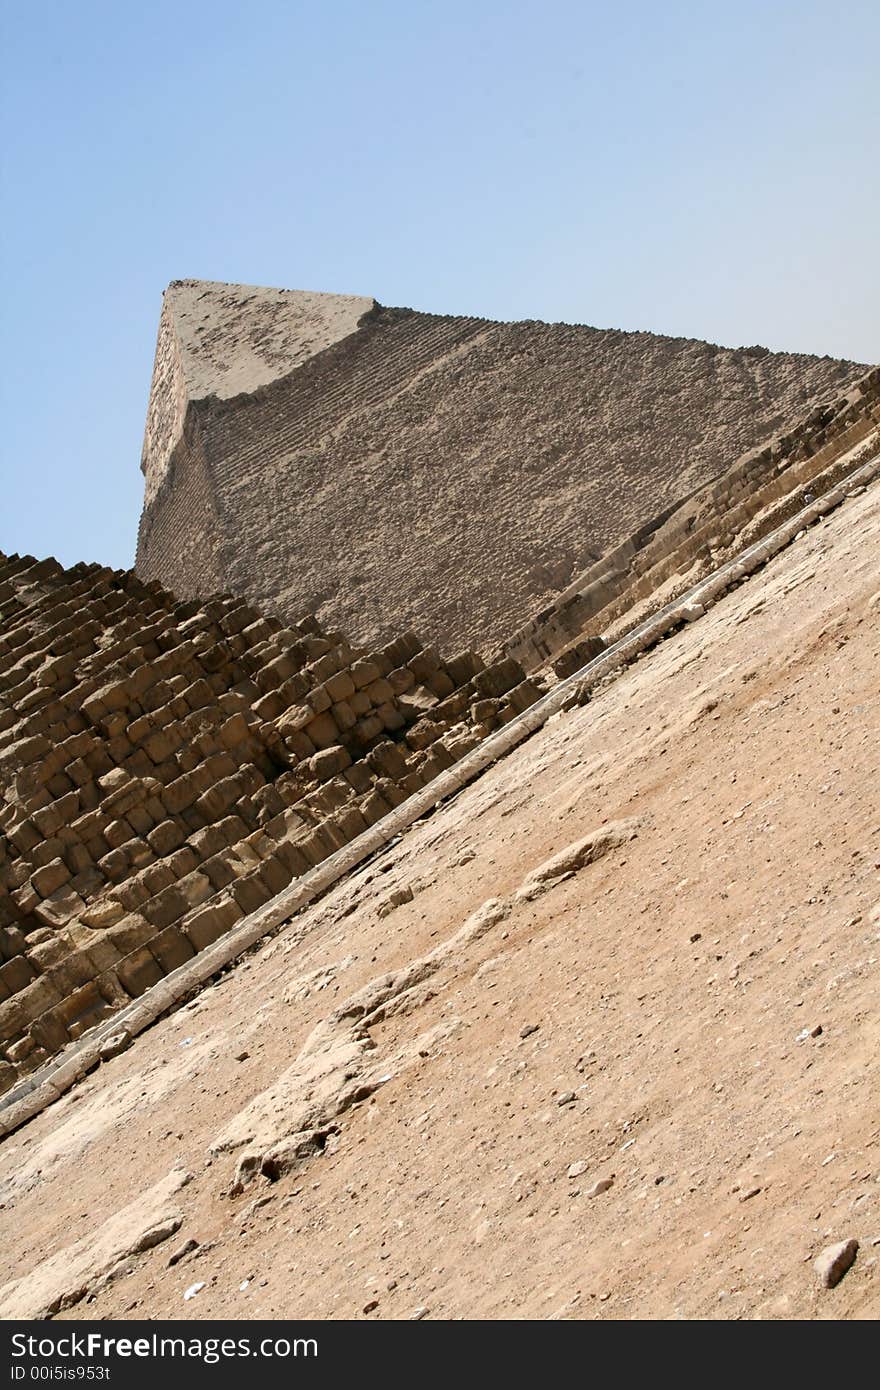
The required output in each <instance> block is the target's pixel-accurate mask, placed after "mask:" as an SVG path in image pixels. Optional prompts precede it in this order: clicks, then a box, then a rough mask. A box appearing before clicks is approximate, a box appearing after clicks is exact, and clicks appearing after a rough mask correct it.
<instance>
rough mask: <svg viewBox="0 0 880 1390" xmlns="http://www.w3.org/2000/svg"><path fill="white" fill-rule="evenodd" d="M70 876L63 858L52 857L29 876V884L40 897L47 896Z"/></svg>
mask: <svg viewBox="0 0 880 1390" xmlns="http://www.w3.org/2000/svg"><path fill="white" fill-rule="evenodd" d="M69 878H70V870H69V869H68V867H67V865H66V864H65V862H64V860H63V859H60V858H59V859H52V860H50V862H49V863H48V864H45V865H44V866H43V868H42V869H38V870H37V872H36V873H35V874H32V876H31V884H32V886H33V887H34V888H35V890H36V891H37V892H38V893H39V895H40V897H41V898H48V896H49V894H50V893H54V892H55V890H56V889H57V888H60V887H61V885H62V884H63V883H66V882H67V881H68V879H69Z"/></svg>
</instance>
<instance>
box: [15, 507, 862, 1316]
mask: <svg viewBox="0 0 880 1390" xmlns="http://www.w3.org/2000/svg"><path fill="white" fill-rule="evenodd" d="M878 553H880V490H878V489H877V488H876V487H875V488H874V489H873V490H872V491H869V492H868V493H864V494H862V495H861V496H858V497H855V498H853V499H852V500H850V501H849V502H847V503H846V504H845V505H844V506H843V507H842V508H840V510H839V511H838V512H836V513H835V514H834V515H833V516H832V517H831V518H830V519H829V520H828V521H826V522H825V523H824V524H822V525H820V526H818V527H817V528H815V529H814V530H813V531H811V532H810V533H809V534H808V535H806V536H804V537H803V538H802V539H801V540H800V541H798V542H797V543H796V544H795V545H794V546H793V547H792V548H791V549H790V550H789V551H787V552H785V553H784V554H783V555H781V556H780V557H778V558H777V560H776V561H774V562H773V563H772V564H771V566H769V567H768V569H767V570H766V571H764V572H763V573H762V574H761V575H759V576H757V577H756V578H754V579H753V580H752V581H751V582H749V583H747V584H745V585H744V586H742V587H741V588H740V589H739V590H737V591H735V592H734V593H733V594H731V595H729V596H728V597H727V598H726V599H725V600H723V601H722V602H721V603H720V604H719V605H718V606H717V607H716V608H715V609H713V610H711V611H710V613H709V614H708V615H707V617H706V618H705V619H703V620H701V621H700V622H698V623H696V624H694V625H693V626H692V627H690V628H688V629H686V630H685V631H684V632H681V633H679V634H678V635H677V636H675V637H674V638H672V639H670V640H669V641H667V642H665V643H664V644H663V645H662V646H661V647H659V648H658V649H657V650H656V651H655V652H654V653H653V654H651V655H650V656H649V657H647V658H645V659H643V660H642V661H641V662H639V663H638V664H637V665H636V666H635V667H634V668H632V669H631V670H630V671H629V672H628V673H626V674H625V675H624V676H622V677H621V678H620V679H619V680H618V681H617V682H616V683H615V684H614V685H612V686H611V687H609V688H608V689H607V690H606V691H604V692H603V693H602V694H601V695H599V696H597V697H596V698H595V699H594V701H593V702H592V704H590V705H589V706H587V707H586V708H585V709H583V710H578V711H576V712H574V713H572V714H569V715H564V716H560V717H559V718H557V719H555V720H554V721H552V722H551V724H550V725H549V726H548V727H547V728H546V729H545V730H544V731H543V732H542V733H541V734H539V735H537V736H536V737H534V738H533V739H532V740H531V741H530V742H529V743H528V744H527V745H525V746H524V747H523V748H521V749H520V750H519V751H518V752H517V753H516V754H514V755H512V756H511V757H510V758H508V759H507V760H506V761H505V762H504V763H502V764H500V765H499V766H497V767H496V768H495V769H493V770H492V771H491V772H490V773H488V774H487V775H485V776H484V777H483V778H482V779H481V780H480V781H479V782H478V783H477V784H476V785H475V786H473V787H472V788H470V789H469V790H468V791H466V792H464V793H462V794H461V795H460V796H459V797H458V798H457V799H456V800H455V801H454V802H453V803H451V804H450V805H448V806H447V807H445V808H443V809H441V810H440V811H439V812H438V813H436V814H435V815H434V816H432V817H431V818H429V819H428V820H427V821H425V822H423V823H422V824H420V825H419V826H417V827H415V828H414V830H413V831H411V832H410V833H409V834H408V835H407V836H405V837H404V839H403V840H402V841H401V842H400V843H399V844H398V845H397V846H396V847H394V848H393V849H392V850H390V851H389V852H387V853H386V854H385V855H383V856H382V857H381V858H380V859H378V860H376V861H374V863H373V864H371V865H369V866H367V867H366V868H365V869H364V870H363V871H362V872H360V873H359V874H357V875H355V876H353V877H352V878H351V879H350V880H348V882H347V883H344V884H342V885H340V886H339V887H338V888H337V889H336V890H335V891H334V892H333V893H331V894H330V895H329V896H328V897H327V898H326V899H325V900H324V901H323V902H322V903H321V904H320V905H318V906H317V907H316V908H313V909H311V910H309V911H308V912H306V913H304V914H302V915H301V916H300V917H299V918H297V919H296V920H295V921H294V922H293V923H292V924H291V926H290V927H289V928H287V929H285V931H284V932H282V934H281V935H279V937H278V938H277V939H276V940H274V941H272V942H270V943H269V944H267V945H266V946H265V947H264V948H263V949H262V950H261V951H259V952H258V953H257V954H255V955H254V956H253V957H252V958H251V959H250V960H248V961H247V962H245V963H243V964H242V965H240V966H238V967H237V968H236V969H235V970H234V971H233V972H231V973H229V974H228V975H226V976H225V977H224V978H223V979H222V980H221V981H220V982H219V983H218V984H216V985H215V986H214V987H213V988H211V989H209V990H207V991H205V992H204V993H203V994H202V995H201V996H200V997H199V998H198V999H197V1000H196V1001H194V1002H193V1004H191V1005H190V1006H188V1007H187V1008H186V1009H184V1010H182V1011H180V1012H178V1013H177V1014H175V1015H174V1016H172V1017H171V1018H169V1019H166V1020H165V1021H164V1022H162V1023H161V1024H159V1025H158V1026H156V1027H154V1028H153V1029H152V1030H150V1031H149V1032H148V1033H146V1034H144V1035H143V1036H142V1037H141V1038H140V1039H138V1040H137V1042H136V1043H135V1044H134V1046H133V1047H132V1048H131V1050H130V1051H128V1052H127V1053H125V1054H123V1055H122V1056H120V1057H118V1058H117V1059H115V1060H114V1061H112V1062H110V1063H108V1064H106V1065H105V1066H103V1067H102V1068H101V1069H100V1071H99V1072H97V1073H95V1074H94V1075H92V1076H91V1077H90V1078H89V1079H88V1081H87V1082H86V1083H85V1084H83V1085H81V1086H80V1087H79V1088H77V1089H76V1090H75V1091H74V1092H72V1093H71V1095H70V1096H69V1097H67V1098H66V1099H65V1100H63V1101H62V1102H60V1103H59V1104H58V1105H56V1106H55V1107H54V1108H53V1109H50V1110H49V1111H47V1112H45V1113H44V1114H43V1115H41V1116H40V1117H39V1118H38V1119H37V1120H35V1121H33V1122H32V1123H31V1124H30V1125H29V1126H27V1127H26V1128H25V1129H24V1130H23V1131H21V1132H19V1133H18V1134H16V1135H14V1136H13V1137H12V1138H11V1139H10V1140H9V1141H7V1143H6V1144H5V1145H4V1147H3V1150H2V1152H0V1202H2V1203H3V1210H2V1211H0V1220H2V1241H0V1284H2V1283H6V1282H7V1281H9V1282H10V1284H12V1285H13V1286H12V1287H7V1288H6V1289H3V1290H0V1312H4V1313H5V1315H6V1316H11V1315H12V1314H13V1313H23V1314H24V1315H26V1316H34V1315H37V1314H39V1312H40V1311H43V1310H44V1309H46V1308H47V1307H50V1306H52V1303H53V1301H57V1299H58V1298H60V1297H61V1296H62V1295H63V1294H65V1293H67V1294H68V1295H75V1294H76V1293H77V1292H78V1291H80V1290H84V1291H86V1296H85V1297H84V1298H82V1299H81V1300H80V1301H79V1302H76V1303H75V1304H74V1305H73V1306H72V1307H71V1308H70V1310H69V1312H67V1313H65V1314H62V1316H74V1317H75V1316H83V1317H96V1316H97V1317H105V1318H112V1317H118V1316H122V1315H123V1314H126V1313H129V1314H133V1315H134V1316H138V1317H147V1316H165V1317H211V1316H228V1317H238V1318H249V1317H257V1316H263V1317H286V1316H318V1317H343V1318H349V1317H357V1316H362V1315H366V1316H369V1317H382V1318H410V1317H413V1316H420V1315H421V1310H423V1309H427V1313H426V1314H425V1315H426V1316H429V1317H433V1318H449V1317H466V1318H504V1317H529V1318H546V1317H572V1318H593V1317H613V1318H634V1317H635V1318H667V1317H687V1318H693V1317H696V1318H718V1317H720V1318H731V1317H761V1318H766V1317H784V1318H789V1317H790V1318H809V1317H832V1318H837V1317H861V1318H867V1317H874V1316H877V1315H878V1313H880V1275H878V1256H880V1113H878V1111H880V1107H878V1100H877V1098H878V1094H880V1086H878V1060H877V1058H878V1046H877V1045H878V1034H880V1025H878V1021H877V1020H878V1010H877V981H878V965H880V911H878V907H880V904H878V898H880V894H878V889H877V870H878V866H880V797H878V793H877V786H878V762H880V754H878V726H880V693H878V670H880V575H878V566H877V556H878ZM611 822H627V823H628V828H627V833H626V834H624V835H621V836H619V837H616V836H615V835H611V836H609V835H607V834H606V835H605V836H604V837H600V839H601V845H602V848H601V851H599V852H596V853H587V854H586V855H584V854H583V853H582V854H581V855H580V856H579V857H580V859H582V860H584V862H583V863H582V865H581V866H580V867H577V857H575V858H573V859H572V860H571V862H570V863H569V865H568V867H567V869H566V865H564V864H563V865H562V866H561V868H560V867H559V866H558V865H557V868H556V870H553V869H550V870H548V871H547V872H546V874H545V876H544V879H543V881H537V880H536V879H535V878H534V873H535V870H536V869H539V867H540V866H541V865H544V864H545V863H546V861H547V860H548V859H551V858H552V857H553V856H555V855H557V854H559V853H560V852H561V851H563V850H565V849H566V847H567V846H570V845H572V844H573V843H575V842H581V841H583V840H584V838H585V837H588V838H589V837H590V836H591V835H592V832H595V831H598V830H600V828H601V827H603V826H605V825H607V823H611ZM633 822H637V823H636V824H632V823H633ZM630 834H632V835H633V836H634V838H629V835H630ZM616 838H617V839H619V843H614V841H615V839H616ZM596 843H598V842H596V841H594V840H591V844H593V845H594V847H595V844H596ZM524 885H525V891H524ZM396 889H406V890H411V891H412V894H413V897H412V899H411V900H410V901H406V902H404V903H402V904H400V905H399V906H396V907H394V908H393V909H392V910H390V911H388V912H387V913H385V914H384V915H380V913H379V911H378V910H377V909H378V908H379V906H380V905H381V904H386V905H388V906H390V896H391V894H392V893H393V892H394V890H396ZM490 899H491V900H493V903H494V906H492V907H490V908H488V909H487V908H485V907H484V906H483V905H484V904H485V903H486V902H487V900H490ZM474 914H477V915H476V916H475V915H474ZM453 938H455V940H454V941H453V940H452V939H453ZM438 948H439V949H438ZM426 962H427V964H426ZM395 972H397V973H395ZM818 1027H821V1030H822V1031H821V1033H818V1034H817V1035H816V1036H815V1037H809V1036H807V1037H803V1036H802V1035H803V1034H804V1032H805V1031H806V1032H807V1033H809V1032H810V1031H812V1030H815V1029H817V1028H818ZM529 1030H532V1031H529ZM524 1033H525V1034H526V1036H523V1034H524ZM346 1049H347V1050H346ZM386 1078H387V1079H386ZM569 1096H570V1097H571V1099H569V1098H568V1097H569ZM359 1097H360V1098H359ZM335 1111H336V1112H338V1113H334V1112H335ZM304 1128H305V1129H318V1130H319V1131H320V1133H321V1135H322V1136H323V1137H322V1138H321V1139H320V1140H319V1141H318V1142H319V1143H323V1144H324V1147H323V1151H319V1152H314V1150H315V1148H316V1143H315V1142H314V1141H311V1142H310V1143H305V1144H304V1143H302V1141H300V1140H296V1141H293V1142H292V1143H291V1142H290V1135H291V1133H292V1132H294V1131H296V1132H297V1133H301V1131H302V1130H303V1129H304ZM334 1131H336V1132H334ZM250 1136H253V1138H251V1137H250ZM273 1144H274V1145H275V1146H276V1152H278V1153H282V1154H286V1155H287V1158H286V1159H285V1162H289V1161H292V1160H291V1154H292V1153H293V1152H294V1151H297V1146H299V1152H300V1153H301V1157H300V1158H299V1160H298V1164H299V1166H298V1167H297V1166H294V1168H293V1169H291V1170H290V1171H288V1172H286V1173H283V1175H282V1176H281V1177H279V1178H278V1180H277V1181H274V1182H273V1181H270V1180H268V1179H267V1178H265V1177H263V1176H261V1175H260V1174H259V1171H258V1168H257V1170H256V1176H254V1177H250V1170H248V1169H247V1165H246V1164H245V1165H244V1167H245V1170H246V1171H245V1177H246V1178H247V1177H250V1180H249V1181H247V1183H246V1185H245V1187H244V1190H243V1191H241V1192H240V1193H238V1194H237V1195H230V1190H231V1188H232V1186H233V1181H234V1177H235V1174H236V1169H237V1166H238V1164H239V1162H240V1160H241V1158H242V1155H243V1154H244V1155H246V1154H248V1153H249V1152H250V1153H252V1154H255V1155H256V1156H257V1160H259V1157H260V1156H261V1155H265V1154H267V1153H269V1152H270V1151H271V1150H272V1146H273ZM571 1165H578V1167H580V1165H583V1171H582V1172H580V1173H577V1172H575V1175H574V1176H569V1175H568V1172H569V1168H570V1166H571ZM269 1166H270V1168H271V1166H272V1165H271V1164H270V1165H269ZM280 1166H281V1167H283V1166H284V1165H283V1164H281V1165H280ZM173 1170H183V1171H184V1172H190V1173H192V1174H193V1178H192V1181H190V1182H188V1183H187V1184H186V1185H184V1186H183V1187H181V1186H180V1172H179V1171H178V1173H177V1175H176V1176H175V1177H170V1178H169V1176H168V1175H170V1174H172V1172H173ZM612 1175H613V1183H612V1185H611V1186H610V1187H608V1188H607V1189H606V1190H605V1191H602V1192H599V1193H598V1194H597V1195H595V1196H591V1195H590V1192H591V1190H592V1189H593V1186H594V1184H595V1183H596V1182H597V1181H601V1180H603V1179H607V1178H610V1177H611V1176H612ZM166 1179H167V1180H168V1186H167V1188H166V1187H163V1186H161V1184H162V1183H163V1182H165V1181H166ZM166 1191H168V1192H173V1194H174V1195H173V1210H169V1211H165V1210H164V1208H163V1209H161V1210H160V1207H161V1203H159V1204H158V1205H157V1201H158V1199H157V1197H156V1193H159V1194H162V1193H164V1192H166ZM169 1200H170V1199H169ZM123 1209H128V1210H127V1214H126V1215H125V1219H124V1221H121V1220H120V1213H121V1212H122V1211H123ZM166 1228H168V1236H167V1238H166V1239H161V1235H162V1233H164V1232H165V1230H166ZM172 1231H173V1232H174V1233H173V1234H171V1232H172ZM157 1232H159V1236H160V1239H159V1243H158V1244H152V1245H151V1244H150V1242H151V1241H152V1240H153V1239H155V1238H156V1234H157ZM847 1236H856V1237H857V1238H858V1239H859V1241H860V1250H859V1254H858V1257H857V1260H856V1263H855V1265H854V1267H853V1268H852V1270H851V1271H850V1272H849V1273H848V1274H847V1275H846V1277H845V1278H844V1279H843V1281H842V1282H841V1284H840V1285H839V1286H838V1287H837V1288H836V1289H835V1290H833V1291H828V1290H822V1289H820V1288H819V1286H818V1284H817V1281H816V1278H815V1275H814V1273H813V1270H812V1267H811V1261H812V1259H813V1258H814V1257H815V1255H816V1254H818V1252H819V1251H820V1250H821V1249H822V1248H823V1246H825V1245H827V1244H828V1243H829V1242H831V1241H835V1240H839V1239H842V1238H844V1237H847ZM84 1237H86V1238H88V1239H89V1241H90V1242H91V1243H92V1244H93V1245H94V1248H95V1249H96V1250H97V1251H98V1252H99V1257H96V1260H95V1262H94V1264H93V1267H92V1268H91V1269H84V1268H83V1263H82V1250H83V1246H82V1244H81V1243H80V1242H82V1241H83V1238H84ZM190 1238H192V1239H194V1240H197V1241H198V1242H200V1246H199V1248H198V1249H197V1250H195V1251H193V1252H191V1253H190V1254H188V1255H187V1256H185V1257H184V1258H183V1259H182V1260H181V1261H180V1262H179V1263H177V1264H175V1265H174V1267H173V1268H168V1267H167V1266H168V1259H169V1256H170V1255H171V1254H172V1253H173V1252H174V1251H175V1250H176V1249H177V1248H178V1247H179V1246H180V1245H181V1244H182V1243H183V1242H184V1241H186V1240H188V1239H190ZM145 1244H146V1245H147V1246H148V1247H149V1248H147V1249H145V1250H141V1251H140V1253H128V1252H129V1251H131V1250H134V1249H135V1248H136V1247H139V1246H143V1245H145ZM65 1247H73V1253H74V1255H75V1273H74V1274H72V1275H68V1276H65V1275H64V1273H63V1262H61V1261H59V1260H58V1259H57V1258H55V1259H53V1257H57V1255H58V1253H59V1251H61V1250H62V1249H64V1248H65ZM59 1271H62V1272H60V1273H59ZM108 1272H109V1275H115V1277H108ZM13 1281H17V1282H15V1283H13ZM245 1281H248V1283H247V1287H245V1288H242V1287H241V1285H242V1284H244V1282H245ZM200 1282H204V1284H205V1287H204V1288H203V1289H201V1290H200V1292H199V1293H198V1294H197V1295H196V1296H195V1297H194V1298H192V1299H191V1300H190V1301H189V1302H186V1303H185V1302H184V1300H183V1292H184V1290H185V1289H187V1288H188V1287H189V1286H191V1285H193V1284H195V1283H200ZM365 1309H369V1311H368V1312H367V1313H366V1314H364V1310H365Z"/></svg>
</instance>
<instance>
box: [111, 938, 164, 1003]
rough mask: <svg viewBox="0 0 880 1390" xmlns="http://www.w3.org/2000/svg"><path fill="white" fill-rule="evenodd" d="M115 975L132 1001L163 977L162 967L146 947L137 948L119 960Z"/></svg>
mask: <svg viewBox="0 0 880 1390" xmlns="http://www.w3.org/2000/svg"><path fill="white" fill-rule="evenodd" d="M116 974H117V976H118V978H119V981H120V983H121V985H122V986H123V988H124V989H126V990H127V991H128V993H129V994H130V995H131V996H132V998H133V999H136V998H137V997H138V995H141V994H143V993H144V992H145V990H148V989H149V988H150V986H151V985H155V984H158V983H159V981H160V980H161V979H162V977H163V971H162V967H161V966H160V965H159V963H158V961H157V960H156V957H155V956H154V955H153V954H152V952H150V951H149V950H148V949H147V947H146V946H139V947H138V949H137V950H136V951H132V952H131V954H130V955H128V956H126V957H125V959H124V960H121V961H120V962H119V964H118V965H117V966H116Z"/></svg>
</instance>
